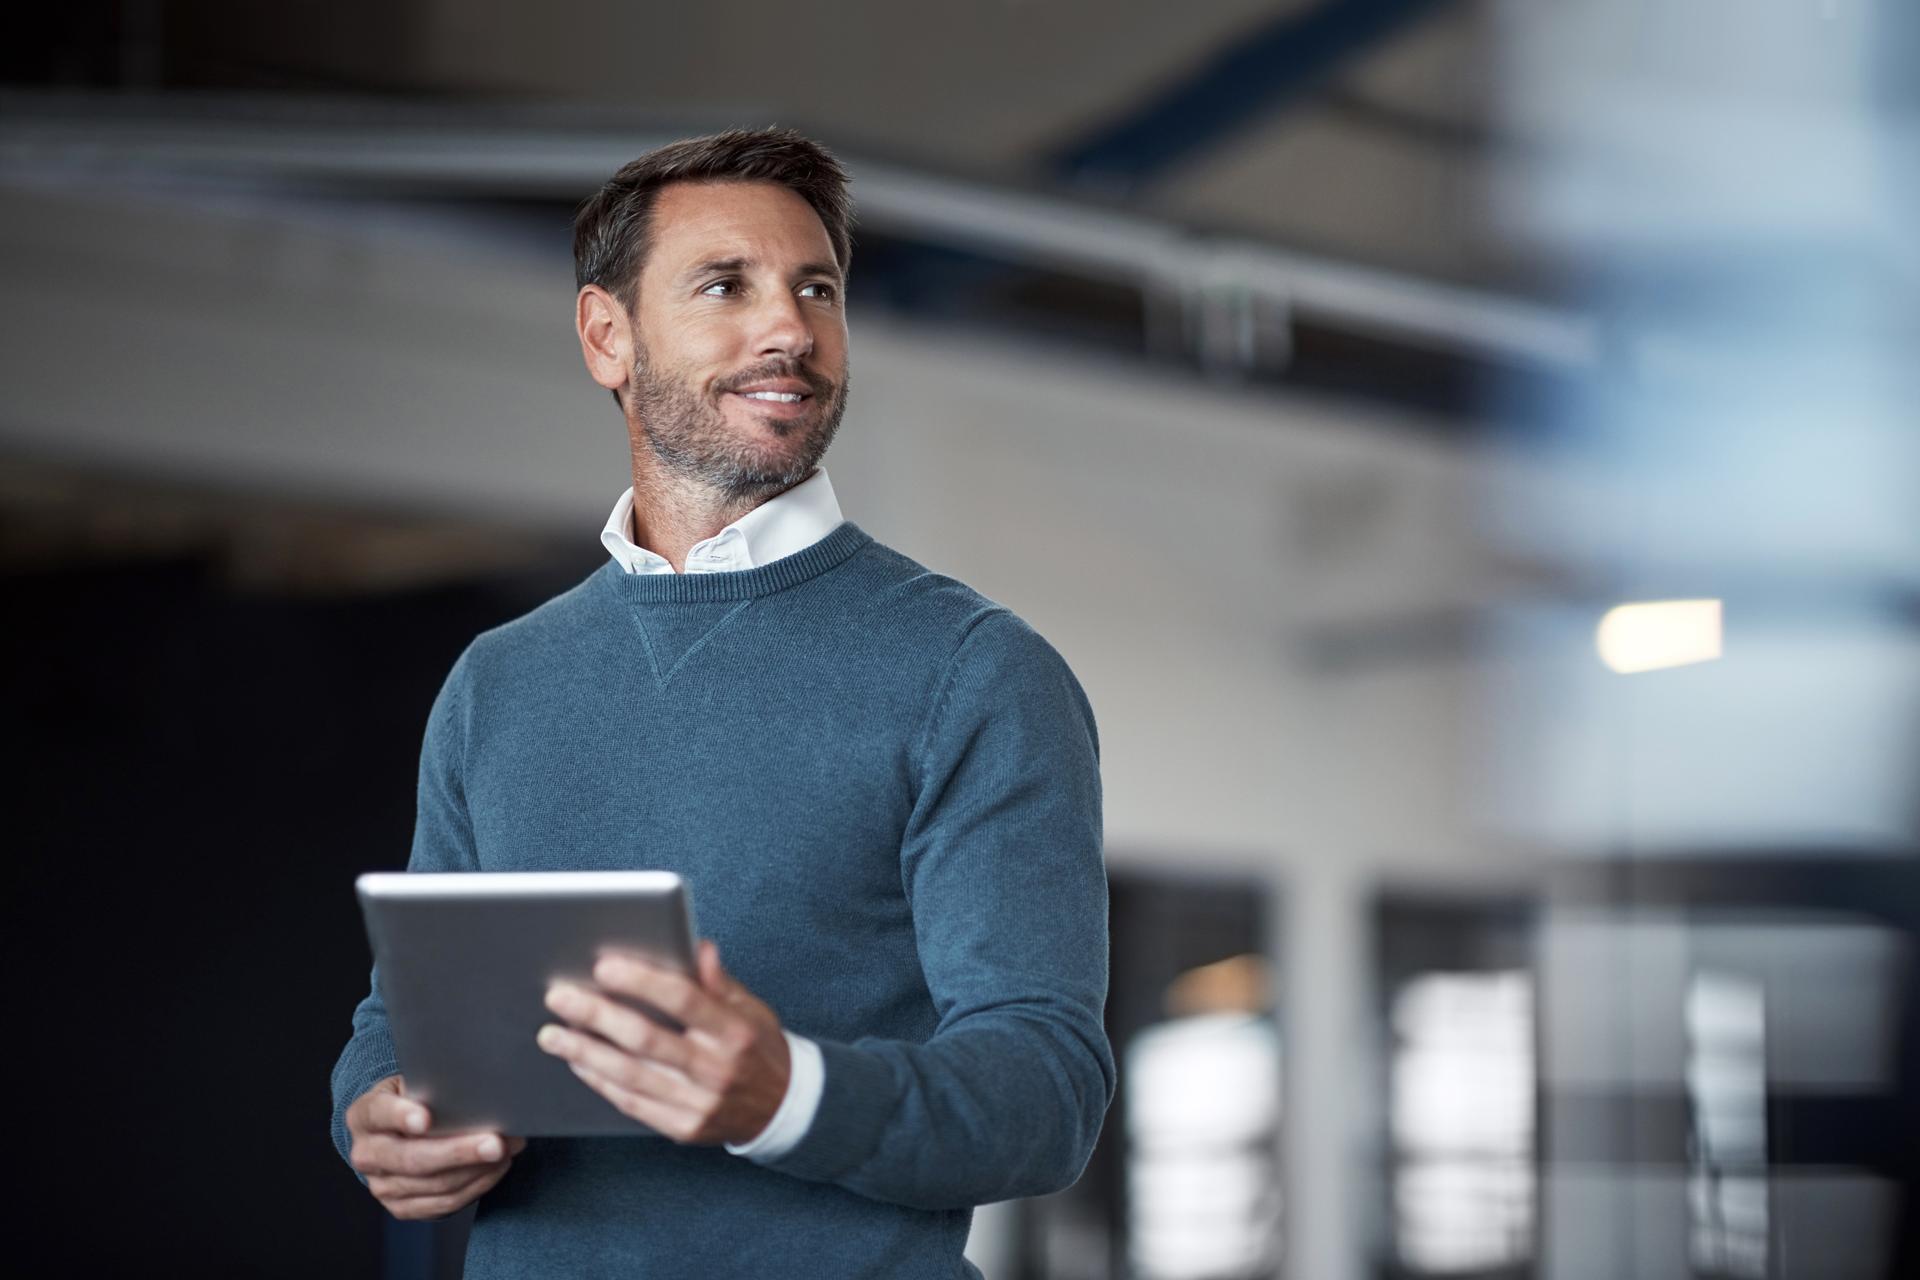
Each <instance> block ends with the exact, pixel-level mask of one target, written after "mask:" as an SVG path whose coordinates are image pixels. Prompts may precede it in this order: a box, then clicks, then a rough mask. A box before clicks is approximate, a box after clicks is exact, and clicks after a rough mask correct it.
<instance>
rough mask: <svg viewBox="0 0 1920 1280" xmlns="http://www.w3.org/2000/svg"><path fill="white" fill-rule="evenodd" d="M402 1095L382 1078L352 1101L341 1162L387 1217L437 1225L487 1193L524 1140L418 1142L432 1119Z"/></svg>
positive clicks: (469, 1137)
mask: <svg viewBox="0 0 1920 1280" xmlns="http://www.w3.org/2000/svg"><path fill="white" fill-rule="evenodd" d="M405 1087H406V1086H405V1083H404V1082H403V1081H402V1079H401V1078H400V1077H399V1076H388V1077H387V1078H386V1079H385V1080H382V1081H381V1082H380V1083H379V1084H376V1085H374V1086H373V1088H371V1089H369V1090H367V1091H366V1092H365V1093H363V1094H361V1095H360V1096H359V1097H358V1098H355V1099H354V1100H353V1105H352V1106H350V1107H348V1108H347V1131H348V1132H349V1133H351V1134H352V1135H353V1149H352V1151H351V1152H350V1154H349V1155H348V1157H347V1158H348V1160H349V1161H350V1162H351V1163H352V1165H353V1167H354V1168H356V1169H358V1170H359V1171H360V1172H361V1173H363V1174H365V1175H366V1176H367V1189H368V1190H369V1191H371V1192H373V1198H374V1199H376V1200H378V1201H379V1202H380V1203H381V1204H383V1205H385V1206H386V1208H387V1212H388V1213H391V1214H392V1215H393V1216H394V1217H396V1218H407V1219H419V1218H444V1217H446V1216H447V1215H448V1214H450V1213H453V1212H456V1211H457V1210H460V1209H464V1208H465V1207H466V1206H467V1205H469V1204H471V1203H472V1202H473V1201H475V1200H477V1199H479V1198H480V1197H481V1196H483V1195H485V1194H486V1193H487V1192H489V1191H491V1190H492V1189H493V1186H494V1184H495V1183H497V1182H499V1181H500V1179H501V1178H503V1177H505V1176H506V1173H507V1168H508V1166H509V1165H511V1164H512V1163H513V1158H514V1157H515V1156H517V1155H519V1154H520V1153H521V1152H522V1151H524V1150H526V1146H527V1140H526V1139H525V1138H508V1137H504V1136H502V1135H501V1134H497V1133H463V1134H459V1135H457V1136H454V1137H445V1138H440V1137H436V1138H428V1137H423V1136H422V1135H423V1134H425V1133H426V1131H427V1128H428V1126H429V1125H430V1124H431V1123H432V1117H431V1116H429V1115H428V1114H427V1109H426V1107H425V1106H423V1105H421V1104H420V1103H418V1102H416V1101H414V1100H413V1099H412V1098H408V1097H406V1096H404V1094H403V1093H402V1090H403V1089H404V1088H405Z"/></svg>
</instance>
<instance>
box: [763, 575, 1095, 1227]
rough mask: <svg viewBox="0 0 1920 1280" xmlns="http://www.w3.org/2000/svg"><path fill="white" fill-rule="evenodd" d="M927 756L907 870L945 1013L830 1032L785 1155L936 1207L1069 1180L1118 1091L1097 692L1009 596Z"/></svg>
mask: <svg viewBox="0 0 1920 1280" xmlns="http://www.w3.org/2000/svg"><path fill="white" fill-rule="evenodd" d="M915 755H916V757H917V776H916V789H915V798H914V802H913V808H912V811H911V813H910V815H909V817H908V821H907V826H906V831H905V836H904V839H903V842H902V846H901V850H900V870H901V881H902V885H903V887H904V889H905V892H906V896H907V900H908V903H909V905H910V907H911V909H912V912H913V921H914V931H915V935H916V944H917V947H918V951H919V956H920V963H921V968H922V971H923V973H924V975H925V978H926V982H927V988H928V990H929V991H930V992H931V993H932V996H933V1001H934V1006H935V1010H936V1012H937V1014H938V1017H939V1022H938V1024H937V1026H936V1027H935V1030H934V1032H933V1034H932V1036H931V1037H930V1038H929V1039H928V1040H927V1041H926V1042H925V1043H910V1042H906V1041H899V1040H884V1039H879V1038H874V1037H866V1038H862V1039H859V1040H856V1041H854V1042H853V1043H851V1044H842V1043H835V1042H831V1041H823V1042H822V1043H821V1044H820V1049H821V1053H822V1055H823V1057H824V1060H825V1065H826V1086H825V1090H824V1092H823V1094H822V1096H821V1100H820V1107H819V1111H818V1112H817V1114H816V1116H815V1120H814V1123H813V1125H812V1127H811V1128H810V1129H809V1130H808V1132H807V1134H806V1136H805V1137H804V1138H802V1139H801V1141H800V1142H799V1144H798V1145H797V1146H796V1147H795V1148H794V1149H793V1150H791V1151H790V1152H788V1153H787V1154H786V1155H784V1156H781V1157H779V1158H778V1159H775V1160H771V1161H768V1162H767V1164H768V1167H770V1168H774V1169H778V1170H780V1171H781V1172H784V1173H787V1174H790V1175H792V1176H795V1177H799V1178H806V1179H811V1180H815V1181H823V1182H832V1183H836V1184H838V1185H840V1186H842V1187H845V1188H847V1189H848V1190H851V1191H854V1192H857V1193H859V1194H861V1195H865V1196H869V1197H871V1198H874V1199H877V1200H885V1201H890V1202H894V1203H898V1204H904V1205H908V1206H911V1207H914V1208H921V1209H957V1208H966V1207H971V1206H973V1205H979V1204H987V1203H991V1202H994V1201H998V1200H1008V1199H1014V1198H1017V1197H1024V1196H1035V1195H1043V1194H1047V1193H1051V1192H1055V1191H1059V1190H1061V1189H1063V1188H1065V1187H1067V1186H1070V1185H1071V1184H1072V1183H1073V1182H1074V1181H1075V1180H1076V1179H1077V1178H1078V1177H1079V1176H1080V1173H1081V1171H1082V1170H1083V1169H1084V1168H1085V1167H1086V1163H1087V1159H1088V1157H1089V1156H1090V1155H1091V1154H1092V1152H1093V1145H1094V1141H1095V1139H1096V1138H1098V1137H1099V1134H1100V1126H1101V1122H1102V1119H1103V1118H1104V1116H1105V1114H1106V1110H1107V1106H1108V1104H1109V1103H1110V1102H1111V1101H1112V1100H1113V1092H1114V1064H1113V1054H1112V1050H1111V1048H1110V1046H1109V1045H1108V1043H1107V1037H1106V1032H1105V1030H1104V1029H1103V1027H1102V1023H1101V1015H1102V1010H1103V1007H1104V1005H1105V1003H1106V994H1107V883H1106V873H1105V869H1104V866H1103V864H1102V857H1101V817H1100V775H1099V742H1098V738H1097V736H1096V730H1095V726H1094V721H1093V711H1092V708H1091V707H1090V706H1089V705H1088V703H1087V699H1086V695H1085V694H1084V693H1083V692H1082V691H1081V688H1080V685H1079V683H1078V682H1077V681H1076V680H1075V679H1074V677H1073V673H1072V672H1071V671H1070V670H1068V668H1067V665H1066V663H1065V662H1064V661H1063V660H1062V659H1061V657H1060V656H1059V654H1058V653H1056V652H1055V651H1054V650H1053V648H1052V647H1051V646H1050V645H1048V644H1047V643H1046V641H1044V640H1043V639H1041V638H1040V637H1039V636H1038V635H1037V634H1036V633H1035V632H1034V631H1032V630H1031V629H1030V628H1029V627H1027V626H1026V624H1025V623H1023V622H1021V621H1020V620H1019V619H1018V618H1016V617H1014V616H1013V615H1012V614H1010V613H1008V612H1007V611H1005V610H1003V609H994V610H992V611H990V612H987V613H985V614H983V615H982V616H981V617H979V618H978V619H976V621H975V622H974V624H973V625H972V626H971V628H970V629H969V631H968V632H967V634H966V637H965V638H964V639H963V640H962V642H961V644H960V646H959V648H958V650H957V651H956V652H955V654H954V655H953V658H952V660H951V661H950V663H949V665H948V669H947V672H946V676H945V683H944V686H943V688H942V690H941V692H940V693H939V694H938V695H937V697H936V700H935V702H934V705H933V707H932V709H931V710H930V712H929V713H928V719H927V723H926V725H925V726H924V728H923V730H922V732H921V736H920V741H919V743H918V746H917V748H916V752H915Z"/></svg>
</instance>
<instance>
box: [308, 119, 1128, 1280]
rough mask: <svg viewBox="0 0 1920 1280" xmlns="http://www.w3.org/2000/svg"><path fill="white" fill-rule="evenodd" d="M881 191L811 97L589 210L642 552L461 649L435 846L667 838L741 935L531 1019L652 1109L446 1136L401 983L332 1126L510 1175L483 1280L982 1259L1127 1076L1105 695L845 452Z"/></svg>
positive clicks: (436, 752)
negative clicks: (855, 519) (954, 561)
mask: <svg viewBox="0 0 1920 1280" xmlns="http://www.w3.org/2000/svg"><path fill="white" fill-rule="evenodd" d="M849 221H850V206H849V203H848V199H847V195H846V175H845V173H844V172H843V171H842V169H841V168H840V166H839V164H838V163H837V162H836V161H835V160H834V159H833V157H832V156H831V155H829V154H828V153H827V152H826V151H824V150H823V149H821V148H820V147H819V146H817V145H815V144H814V143H812V142H809V141H808V140H806V139H805V138H803V137H801V136H800V135H798V134H796V133H793V132H791V131H788V130H764V131H756V132H732V133H725V134H719V135H716V136H713V137H708V138H701V139H695V140H692V141H688V142H681V143H676V144H674V145H672V146H669V147H665V148H662V149H661V150H659V151H655V152H653V153H651V154H649V155H646V156H643V157H641V158H640V159H638V160H636V161H634V162H633V163H631V164H629V165H627V166H626V167H624V168H623V169H621V170H620V172H619V173H617V174H616V175H615V176H614V177H613V179H612V180H611V181H610V182H608V183H607V185H606V186H605V187H604V188H603V189H602V190H601V191H600V192H599V193H598V194H597V195H596V196H594V197H593V198H592V199H591V200H589V201H588V202H587V204H586V205H585V206H583V208H582V210H581V212H580V214H579V217H578V219H577V221H576V224H575V230H574V253H575V268H576V275H577V279H578V285H579V292H578V295H577V298H576V316H575V318H576V325H577V329H578V332H579V337H580V346H581V351H582V353H583V355H584V357H585V360H586V366H587V371H588V372H589V373H590V374H591V375H592V376H593V378H594V380H595V381H596V382H598V383H599V384H600V385H601V386H603V387H607V388H608V389H610V390H611V391H612V392H613V394H614V398H615V400H616V401H617V402H618V403H619V404H620V406H621V409H622V412H623V413H624V415H625V418H626V422H627V431H628V435H629V437H630V441H631V444H632V453H633V486H632V488H631V489H630V490H629V491H628V492H627V493H626V494H623V495H622V496H621V498H620V501H619V503H618V504H617V505H616V506H615V508H614V511H613V515H612V517H611V518H610V520H609V522H608V524H607V528H606V531H605V532H604V534H603V535H602V538H603V542H604V543H605V545H606V546H607V548H608V550H609V552H610V563H608V564H606V565H604V566H602V567H601V569H600V570H598V571H597V572H595V573H594V574H592V575H591V576H590V577H589V578H588V579H587V580H586V581H585V582H583V583H582V584H580V585H579V586H577V587H575V588H574V589H572V590H571V591H568V592H566V593H565V594H563V595H561V596H559V597H557V598H555V599H553V600H551V601H549V602H547V603H546V604H545V605H543V606H541V607H540V608H539V609H536V610H535V611H534V612H532V613H530V614H528V615H527V616H525V617H523V618H520V619H518V620H517V621H514V622H511V623H509V624H507V625H506V626H503V627H500V628H497V629H496V630H493V631H489V632H487V633H485V634H484V635H481V636H480V637H479V638H478V639H476V640H475V641H474V642H473V644H472V645H471V646H470V647H469V648H468V649H467V651H466V652H465V653H464V654H463V655H462V656H461V657H460V659H459V661H458V662H456V663H455V664H454V668H453V671H452V673H451V674H450V675H449V676H448V678H447V682H446V685H445V687H444V688H443V689H442V690H441V693H440V696H439V698H438V700H437V701H436V702H435V704H434V707H433V711H432V713H431V715H430V717H429V720H428V726H427V733H426V741H425V745H424V747H423V750H422V753H421V766H420V781H419V805H418V815H417V822H416V827H415V832H414V843H413V852H412V858H411V861H410V864H409V865H410V868H411V869H412V870H416V871H472V870H484V871H504V870H541V869H638V868H658V869H665V870H671V871H676V872H679V873H680V874H681V875H682V876H684V877H686V879H687V880H688V881H689V883H690V884H691V885H692V888H693V894H694V898H695V901H696V903H697V904H698V911H699V919H700V923H701V925H702V927H703V929H705V930H706V932H707V934H708V937H707V938H706V939H704V940H702V941H701V943H700V946H699V955H698V974H697V976H696V977H695V978H692V979H689V978H685V977H681V976H679V975H675V974H671V973H666V972H664V971H660V970H655V969H651V968H649V967H646V966H643V965H640V964H638V963H635V962H632V961H629V960H622V959H618V958H609V959H606V960H603V962H602V963H601V964H600V965H599V967H598V968H596V969H595V971H594V974H593V984H592V985H591V986H582V985H574V984H556V985H555V987H554V988H553V989H552V990H550V991H549V993H548V1008H549V1010H550V1011H551V1013H552V1021H551V1022H550V1023H549V1025H547V1026H546V1027H543V1028H542V1029H541V1031H540V1034H539V1043H540V1046H541V1047H542V1048H543V1049H545V1050H546V1051H548V1052H550V1053H553V1054H555V1055H557V1056H559V1057H561V1058H563V1059H565V1060H566V1061H567V1063H568V1064H569V1065H570V1066H571V1067H572V1069H573V1071H574V1073H575V1074H576V1075H577V1076H578V1077H579V1079H580V1080H581V1082H582V1087H584V1088H590V1089H592V1090H594V1091H595V1092H596V1093H598V1094H600V1095H601V1096H602V1097H603V1098H605V1099H606V1101H607V1103H608V1105H610V1106H614V1107H617V1108H619V1109H620V1110H621V1111H623V1112H625V1113H626V1114H628V1115H630V1116H633V1117H635V1118H637V1119H639V1120H641V1121H644V1122H645V1123H646V1124H648V1125H649V1126H651V1127H652V1128H653V1129H655V1130H657V1131H658V1133H659V1134H660V1135H662V1136H660V1137H652V1136H647V1137H635V1138H602V1139H558V1138H551V1139H540V1138H535V1139H532V1140H530V1141H529V1140H523V1139H521V1138H517V1137H512V1136H509V1135H502V1134H468V1135H463V1136H457V1137H427V1136H424V1131H425V1130H426V1128H427V1126H428V1124H429V1123H430V1120H429V1116H428V1114H427V1110H426V1108H425V1107H424V1106H422V1105H421V1104H420V1103H419V1102H417V1101H413V1100H411V1099H408V1098H407V1097H406V1095H405V1092H404V1087H403V1083H402V1081H401V1079H400V1077H399V1075H398V1074H397V1072H398V1064H397V1063H396V1062H395V1061H394V1055H393V1047H392V1043H391V1040H390V1038H389V1035H388V1028H387V1018H386V1010H385V1006H384V1005H383V1003H382V1001H381V997H380V992H379V983H378V975H377V974H376V975H375V978H374V983H373V991H372V994H370V995H369V996H368V997H367V999H366V1000H364V1001H363V1002H362V1003H361V1004H360V1006H359V1008H358V1009H357V1010H356V1011H355V1013H354V1020H353V1025H354V1031H353V1037H352V1039H351V1040H350V1041H349V1042H348V1044H347V1047H346V1050H345V1052H344V1053H342V1055H341V1057H340V1061H339V1064H338V1066H337V1067H336V1068H335V1070H334V1075H333V1094H334V1141H335V1144H336V1145H337V1146H338V1147H339V1148H340V1151H341V1154H342V1155H343V1156H345V1157H347V1158H348V1160H349V1161H350V1163H351V1164H352V1166H353V1167H354V1169H355V1170H356V1171H357V1172H358V1173H359V1174H360V1175H361V1176H362V1177H363V1178H364V1179H365V1181H366V1183H367V1186H368V1188H369V1190H370V1191H371V1192H372V1193H373V1194H374V1196H375V1197H377V1198H378V1199H379V1201H380V1202H381V1203H382V1204H383V1205H385V1206H386V1207H387V1208H388V1209H389V1210H391V1211H392V1212H393V1213H394V1214H395V1215H396V1216H398V1217H403V1218H420V1217H438V1216H443V1215H445V1214H448V1213H451V1212H453V1211H455V1210H457V1209H459V1208H461V1207H462V1206H464V1205H467V1204H469V1203H472V1202H474V1201H475V1200H478V1201H479V1204H478V1213H477V1217H476V1219H475V1223H474V1227H473V1232H472V1236H471V1241H470V1244H469V1248H468V1255H467V1267H468V1272H467V1274H469V1275H471V1276H532V1275H541V1276H551V1275H619V1276H671V1275H703V1276H714V1275H767V1276H775V1275H777V1276H803V1275H818V1276H834V1277H846V1276H860V1275H872V1276H954V1275H963V1274H971V1273H972V1272H971V1269H970V1268H968V1267H967V1266H966V1265H965V1263H964V1260H963V1259H962V1257H961V1250H962V1249H963V1247H964V1246H965V1243H966V1239H967V1231H968V1227H969V1224H970V1222H971V1218H972V1212H971V1211H972V1207H973V1206H974V1205H977V1204H983V1203H987V1202H990V1201H996V1200H1004V1199H1009V1198H1012V1197H1017V1196H1032V1195H1039V1194H1043V1193H1047V1192H1052V1191H1057V1190H1059V1189H1061V1188H1063V1187H1065V1186H1067V1185H1069V1184H1070V1183H1072V1182H1073V1180H1074V1179H1075V1178H1077V1177H1078V1176H1079V1174H1080V1171H1081V1170H1082V1168H1084V1167H1085V1164H1086V1160H1087V1158H1088V1155H1089V1154H1090V1152H1091V1150H1092V1148H1093V1143H1094V1140H1095V1138H1096V1137H1097V1136H1098V1133H1099V1129H1100V1124H1101V1120H1102V1117H1103V1115H1104V1113H1105V1111H1106V1107H1107V1105H1108V1103H1109V1102H1110V1101H1111V1100H1112V1096H1113V1088H1114V1067H1113V1058H1112V1054H1111V1051H1110V1049H1109V1046H1108V1044H1107V1040H1106V1037H1105V1034H1104V1032H1103V1031H1102V1027H1101V1009H1102V1006H1103V1004H1104V1001H1105V998H1106V959H1107V956H1106V884H1105V877H1104V873H1103V870H1102V865H1101V854H1100V784H1099V775H1098V768H1097V750H1098V746H1097V741H1096V738H1095V730H1094V722H1093V715H1092V711H1091V709H1090V708H1089V707H1088V705H1087V702H1086V698H1085V696H1084V695H1083V694H1082V692H1081V690H1080V686H1079V685H1078V683H1077V682H1076V681H1075V680H1074V678H1073V675H1072V673H1071V672H1070V671H1069V670H1068V669H1067V667H1066V665H1065V663H1064V662H1062V661H1061V659H1060V657H1059V655H1058V654H1057V653H1055V652H1054V650H1053V649H1052V648H1051V647H1050V646H1048V645H1047V643H1046V642H1045V641H1043V640H1042V639H1040V637H1039V636H1037V635H1036V634H1035V633H1034V632H1033V631H1032V630H1031V629H1029V628H1028V627H1027V626H1026V625H1025V624H1024V623H1022V622H1021V621H1020V620H1019V619H1018V618H1016V617H1014V616H1013V615H1012V614H1011V613H1009V612H1008V611H1007V610H1005V609H1003V608H1000V607H999V606H996V605H994V604H992V603H991V602H990V601H988V600H986V599H984V598H982V597H981V596H980V595H978V594H976V593H975V592H973V591H971V590H969V589H968V588H966V587H964V586H962V585H960V584H959V583H956V582H954V581H952V580H951V579H948V578H943V577H941V576H939V575H937V574H934V573H930V572H928V571H927V570H926V569H924V568H922V567H921V566H920V565H918V564H915V563H914V562H913V561H911V560H909V559H907V558H906V557H904V556H901V555H899V554H898V553H896V552H894V551H891V550H889V549H887V548H886V547H884V546H882V545H880V544H879V543H877V542H875V541H874V540H873V538H871V537H870V536H869V535H867V534H866V533H864V532H863V531H861V530H860V529H859V528H858V527H857V526H856V525H854V524H851V523H848V522H845V521H843V520H842V519H841V517H840V510H839V506H838V503H837V501H836V499H835V497H834V494H833V490H832V487H831V485H830V484H829V482H828V479H827V475H826V473H825V472H824V471H822V470H820V469H819V468H818V467H817V465H816V464H817V463H818V462H819V460H820V458H821V456H822V455H823V454H824V453H825V451H826V448H827V445H828V444H829V442H830V441H831V440H832V438H833V435H834V431H835V429H836V427H837V426H838V424H839V421H840V417H841V413H842V411H843V410H844V408H845V405H846V397H847V387H848V374H847V327H846V313H845V311H844V288H845V278H846V271H847V260H848V248H849V238H848V225H849ZM956 376H964V375H963V374H962V373H961V371H958V370H956ZM927 393H928V394H929V395H938V394H939V388H938V387H929V388H927ZM982 506H983V508H984V507H985V506H986V502H985V501H983V503H982ZM609 995H619V996H631V997H640V998H643V999H644V1000H645V1001H647V1002H648V1003H650V1004H651V1005H653V1006H655V1007H658V1008H661V1009H664V1010H666V1011H667V1012H669V1013H671V1014H673V1015H674V1016H675V1017H676V1018H678V1019H679V1020H680V1021H681V1022H682V1023H684V1024H685V1028H686V1029H685V1031H684V1033H681V1034H676V1033H674V1032H672V1031H670V1030H669V1029H668V1028H667V1027H666V1026H665V1025H664V1024H662V1023H659V1022H654V1021H650V1020H648V1019H647V1018H645V1017H643V1016H642V1015H640V1014H639V1013H637V1012H635V1011H634V1010H633V1007H632V1005H631V1004H630V1003H628V1002H626V1001H624V1000H622V1001H616V1000H613V999H610V998H609Z"/></svg>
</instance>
